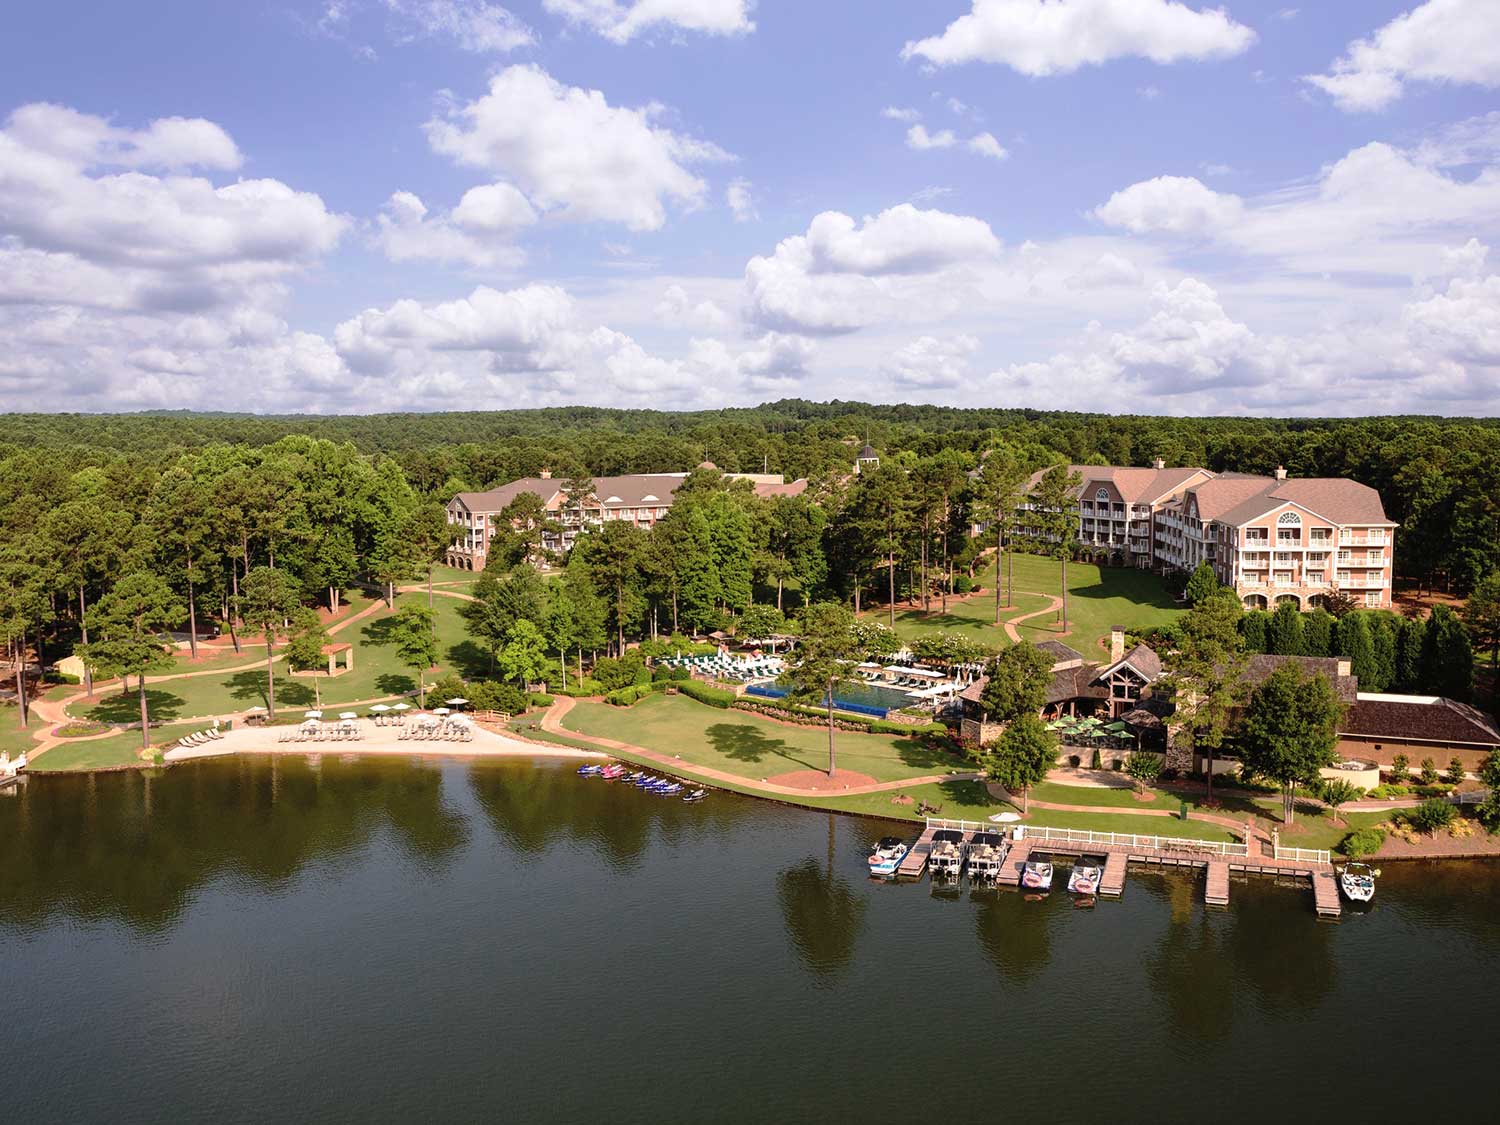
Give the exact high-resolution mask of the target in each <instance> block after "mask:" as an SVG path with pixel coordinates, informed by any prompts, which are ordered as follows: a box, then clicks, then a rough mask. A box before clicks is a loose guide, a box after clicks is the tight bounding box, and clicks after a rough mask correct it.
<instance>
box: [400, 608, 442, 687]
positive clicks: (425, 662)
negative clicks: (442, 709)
mask: <svg viewBox="0 0 1500 1125" xmlns="http://www.w3.org/2000/svg"><path fill="white" fill-rule="evenodd" d="M433 626H434V622H433V612H432V610H430V609H428V608H427V607H426V606H425V605H404V606H402V607H401V608H400V609H399V610H397V611H396V616H395V617H394V618H392V620H391V642H392V643H393V644H394V645H395V646H396V656H397V658H398V659H399V660H400V661H401V663H402V664H404V665H406V666H407V667H408V668H410V669H411V670H412V671H413V672H415V673H416V674H417V697H418V700H419V702H420V703H421V705H422V706H423V707H426V706H427V669H429V668H431V667H432V666H433V665H434V664H436V663H437V658H438V646H437V638H436V637H435V636H433Z"/></svg>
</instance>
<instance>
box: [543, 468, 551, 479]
mask: <svg viewBox="0 0 1500 1125" xmlns="http://www.w3.org/2000/svg"><path fill="white" fill-rule="evenodd" d="M542 479H543V480H551V479H552V470H551V469H543V470H542Z"/></svg>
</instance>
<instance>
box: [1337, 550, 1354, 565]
mask: <svg viewBox="0 0 1500 1125" xmlns="http://www.w3.org/2000/svg"><path fill="white" fill-rule="evenodd" d="M1353 558H1354V552H1352V551H1345V550H1342V549H1340V551H1339V562H1341V563H1346V562H1349V561H1351V560H1352V559H1353Z"/></svg>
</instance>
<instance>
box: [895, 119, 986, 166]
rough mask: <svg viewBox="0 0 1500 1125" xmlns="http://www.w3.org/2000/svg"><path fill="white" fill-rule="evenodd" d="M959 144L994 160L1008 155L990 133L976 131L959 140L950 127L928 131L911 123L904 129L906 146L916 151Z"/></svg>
mask: <svg viewBox="0 0 1500 1125" xmlns="http://www.w3.org/2000/svg"><path fill="white" fill-rule="evenodd" d="M959 144H962V145H963V147H964V148H966V149H968V150H969V151H970V152H974V153H978V154H979V155H980V156H988V157H991V158H992V159H994V160H1004V159H1005V158H1006V157H1008V156H1009V155H1010V153H1008V152H1007V151H1006V150H1005V148H1004V146H1002V145H1001V144H1000V142H999V141H997V140H996V139H995V137H994V134H992V133H976V134H975V135H974V136H972V137H970V138H969V139H968V140H966V141H960V140H959V139H958V134H956V133H954V131H953V130H952V129H939V130H938V131H937V132H936V133H929V132H928V131H927V129H926V128H925V127H924V126H922V125H913V126H912V127H911V128H910V129H908V130H907V131H906V147H907V148H910V149H916V150H917V151H918V152H925V151H927V150H928V149H934V148H953V147H954V146H955V145H959Z"/></svg>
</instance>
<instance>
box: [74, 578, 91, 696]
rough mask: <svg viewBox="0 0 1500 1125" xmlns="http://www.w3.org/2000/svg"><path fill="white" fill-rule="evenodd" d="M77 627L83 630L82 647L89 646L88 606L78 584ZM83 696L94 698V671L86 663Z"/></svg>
mask: <svg viewBox="0 0 1500 1125" xmlns="http://www.w3.org/2000/svg"><path fill="white" fill-rule="evenodd" d="M78 625H79V628H81V629H82V630H83V647H84V648H87V647H88V644H89V619H88V606H87V605H86V604H85V603H84V598H83V583H82V582H80V583H78ZM83 694H84V698H86V699H93V698H94V669H93V666H92V665H90V664H89V663H88V662H87V661H85V662H84V665H83Z"/></svg>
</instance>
